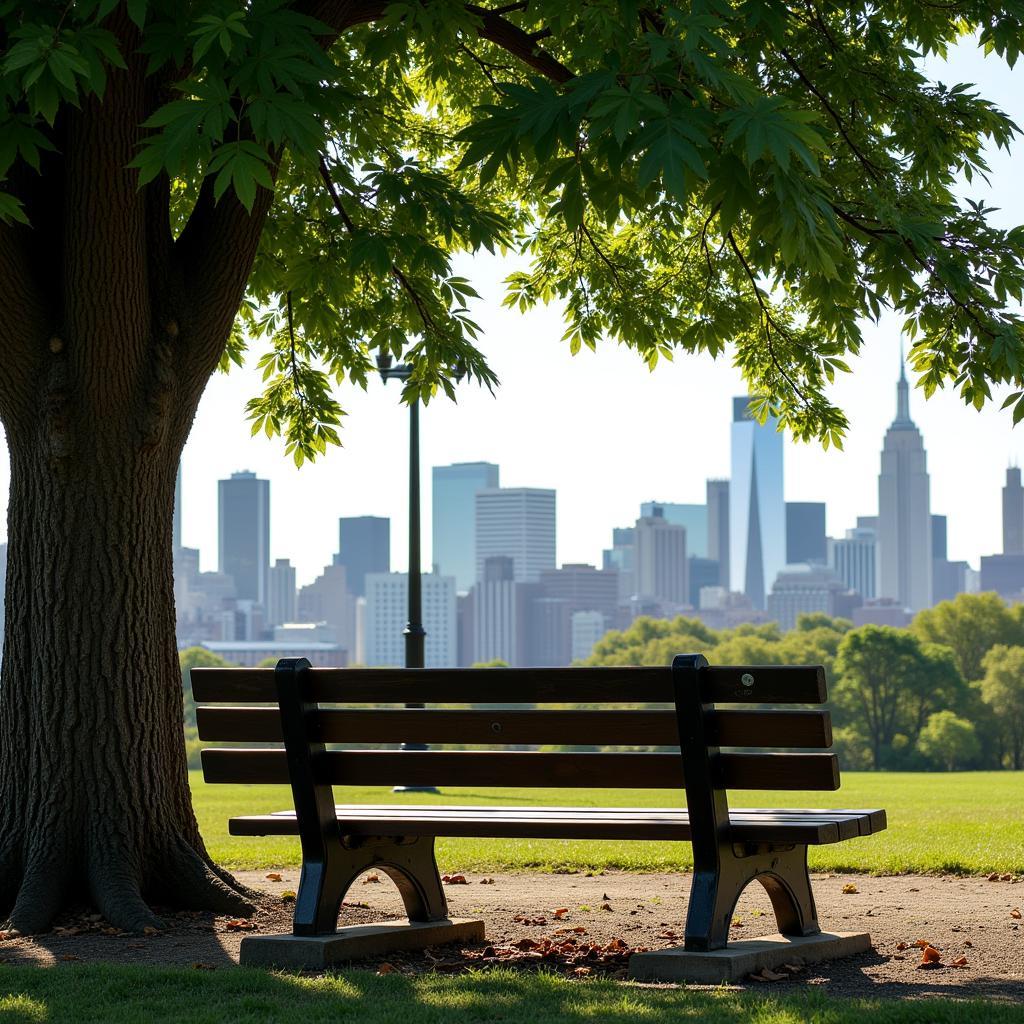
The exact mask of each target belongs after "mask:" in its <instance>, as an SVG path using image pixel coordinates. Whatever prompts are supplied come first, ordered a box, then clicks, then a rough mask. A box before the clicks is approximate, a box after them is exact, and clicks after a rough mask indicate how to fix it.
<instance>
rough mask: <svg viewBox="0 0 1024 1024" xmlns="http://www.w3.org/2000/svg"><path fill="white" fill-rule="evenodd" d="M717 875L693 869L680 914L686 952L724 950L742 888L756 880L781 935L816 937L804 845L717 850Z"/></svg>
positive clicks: (728, 847)
mask: <svg viewBox="0 0 1024 1024" xmlns="http://www.w3.org/2000/svg"><path fill="white" fill-rule="evenodd" d="M718 864H719V868H718V870H717V871H710V870H706V871H695V872H694V875H693V884H692V886H691V888H690V903H689V907H688V908H687V913H686V946H685V948H686V949H688V950H692V951H694V952H702V953H706V952H709V951H710V950H713V949H724V948H725V946H726V944H727V943H728V941H729V926H730V925H731V924H732V917H733V912H734V911H735V909H736V903H737V901H738V900H739V898H740V896H741V895H742V893H743V890H744V889H746V887H747V886H748V885H749V884H750V883H751V882H753V881H754V879H757V880H758V881H759V882H760V883H761V884H762V885H763V886H764V888H765V890H766V891H767V893H768V897H769V899H771V901H772V909H773V910H774V911H775V919H776V921H777V922H778V926H779V931H780V932H781V933H782V934H783V935H817V934H818V932H820V931H821V928H820V927H819V926H818V914H817V911H816V910H815V907H814V895H813V894H812V892H811V878H810V875H809V874H808V872H807V847H806V846H792V847H784V848H778V849H773V848H772V847H770V846H756V847H753V848H751V847H736V846H732V845H724V844H723V846H722V847H721V848H720V849H719V855H718Z"/></svg>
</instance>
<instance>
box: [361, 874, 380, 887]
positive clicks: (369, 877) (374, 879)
mask: <svg viewBox="0 0 1024 1024" xmlns="http://www.w3.org/2000/svg"><path fill="white" fill-rule="evenodd" d="M379 881H380V875H367V876H366V877H365V878H364V879H363V885H370V884H371V883H373V882H379Z"/></svg>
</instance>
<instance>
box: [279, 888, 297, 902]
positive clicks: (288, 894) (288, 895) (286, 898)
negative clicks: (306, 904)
mask: <svg viewBox="0 0 1024 1024" xmlns="http://www.w3.org/2000/svg"><path fill="white" fill-rule="evenodd" d="M281 902H282V903H294V902H295V890H294V889H285V891H284V892H283V893H281Z"/></svg>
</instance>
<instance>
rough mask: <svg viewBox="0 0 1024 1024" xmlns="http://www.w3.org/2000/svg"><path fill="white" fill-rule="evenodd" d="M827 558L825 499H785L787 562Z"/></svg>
mask: <svg viewBox="0 0 1024 1024" xmlns="http://www.w3.org/2000/svg"><path fill="white" fill-rule="evenodd" d="M827 561H828V544H827V542H826V539H825V503H824V502H823V501H787V502H786V562H787V564H788V565H800V564H806V565H824V564H825V563H826V562H827Z"/></svg>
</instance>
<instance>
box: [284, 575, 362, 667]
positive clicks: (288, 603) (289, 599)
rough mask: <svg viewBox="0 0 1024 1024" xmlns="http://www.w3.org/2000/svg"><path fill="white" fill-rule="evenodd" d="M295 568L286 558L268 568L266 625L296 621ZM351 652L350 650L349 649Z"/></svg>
mask: <svg viewBox="0 0 1024 1024" xmlns="http://www.w3.org/2000/svg"><path fill="white" fill-rule="evenodd" d="M296 596H297V593H296V590H295V566H294V565H292V563H291V561H290V560H289V559H287V558H279V559H278V560H277V561H276V562H275V563H274V564H273V565H272V566H271V567H270V587H269V594H268V597H267V625H268V626H281V625H283V624H284V623H286V622H294V621H295V619H296V611H297V607H296ZM349 650H350V651H351V648H349Z"/></svg>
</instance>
